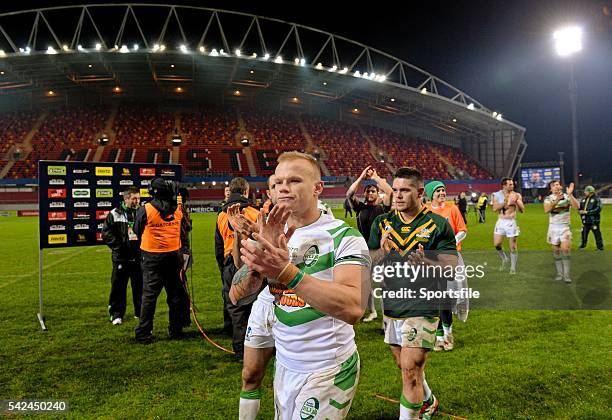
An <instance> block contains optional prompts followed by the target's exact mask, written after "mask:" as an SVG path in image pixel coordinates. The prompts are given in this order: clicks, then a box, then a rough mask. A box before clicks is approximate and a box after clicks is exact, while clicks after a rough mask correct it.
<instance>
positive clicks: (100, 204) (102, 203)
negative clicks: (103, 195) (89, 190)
mask: <svg viewBox="0 0 612 420" xmlns="http://www.w3.org/2000/svg"><path fill="white" fill-rule="evenodd" d="M98 207H113V203H111V202H110V201H99V202H98Z"/></svg>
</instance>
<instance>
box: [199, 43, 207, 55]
mask: <svg viewBox="0 0 612 420" xmlns="http://www.w3.org/2000/svg"><path fill="white" fill-rule="evenodd" d="M200 52H201V53H202V54H204V53H205V52H206V48H204V46H203V45H201V46H200Z"/></svg>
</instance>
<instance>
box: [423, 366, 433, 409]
mask: <svg viewBox="0 0 612 420" xmlns="http://www.w3.org/2000/svg"><path fill="white" fill-rule="evenodd" d="M423 402H426V403H427V404H431V403H433V395H432V393H431V388H429V384H428V383H427V380H426V379H425V374H424V373H423Z"/></svg>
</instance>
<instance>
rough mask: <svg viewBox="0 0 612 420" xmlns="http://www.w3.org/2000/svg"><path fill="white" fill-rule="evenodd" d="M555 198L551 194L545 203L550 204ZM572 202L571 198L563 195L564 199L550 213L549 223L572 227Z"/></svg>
mask: <svg viewBox="0 0 612 420" xmlns="http://www.w3.org/2000/svg"><path fill="white" fill-rule="evenodd" d="M554 198H555V197H554V196H553V195H552V194H551V195H549V196H547V197H546V198H545V199H544V202H545V203H550V202H551V201H552V200H553V199H554ZM571 205H572V204H571V202H570V199H569V196H568V195H567V194H565V193H563V198H562V199H561V200H559V202H558V203H557V204H556V205H555V207H554V208H553V209H552V210H551V211H550V213H548V214H549V219H548V220H549V222H550V224H551V225H565V226H569V225H570V208H571Z"/></svg>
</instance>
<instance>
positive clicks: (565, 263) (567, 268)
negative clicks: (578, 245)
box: [561, 255, 570, 277]
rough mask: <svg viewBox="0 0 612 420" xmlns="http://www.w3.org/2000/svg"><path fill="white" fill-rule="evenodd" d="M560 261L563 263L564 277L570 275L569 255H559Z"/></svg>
mask: <svg viewBox="0 0 612 420" xmlns="http://www.w3.org/2000/svg"><path fill="white" fill-rule="evenodd" d="M561 262H562V263H563V275H564V276H565V277H569V276H570V256H569V255H564V256H562V257H561Z"/></svg>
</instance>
